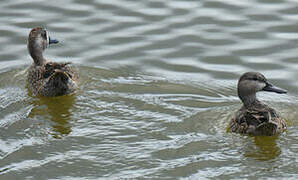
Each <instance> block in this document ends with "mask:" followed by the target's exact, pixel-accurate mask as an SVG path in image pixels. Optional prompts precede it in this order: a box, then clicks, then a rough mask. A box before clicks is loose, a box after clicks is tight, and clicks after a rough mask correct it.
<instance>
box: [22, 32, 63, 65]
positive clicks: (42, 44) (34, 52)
mask: <svg viewBox="0 0 298 180" xmlns="http://www.w3.org/2000/svg"><path fill="white" fill-rule="evenodd" d="M58 42H59V41H58V40H55V39H51V38H50V37H49V35H48V32H47V31H46V29H44V28H41V27H36V28H33V29H32V30H31V31H30V33H29V37H28V44H27V47H28V51H29V53H30V55H31V57H32V59H33V60H34V63H35V64H36V65H43V64H44V63H45V59H44V58H43V55H42V53H43V51H44V50H45V49H46V48H47V47H48V46H49V45H50V44H57V43H58Z"/></svg>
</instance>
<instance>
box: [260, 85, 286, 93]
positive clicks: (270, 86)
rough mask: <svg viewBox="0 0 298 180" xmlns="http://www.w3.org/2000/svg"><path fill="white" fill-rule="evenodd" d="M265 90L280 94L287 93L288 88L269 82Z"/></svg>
mask: <svg viewBox="0 0 298 180" xmlns="http://www.w3.org/2000/svg"><path fill="white" fill-rule="evenodd" d="M263 91H269V92H276V93H278V94H285V93H287V91H286V90H284V89H281V88H279V87H276V86H274V85H273V84H271V83H269V82H267V83H266V86H265V87H264V88H263Z"/></svg>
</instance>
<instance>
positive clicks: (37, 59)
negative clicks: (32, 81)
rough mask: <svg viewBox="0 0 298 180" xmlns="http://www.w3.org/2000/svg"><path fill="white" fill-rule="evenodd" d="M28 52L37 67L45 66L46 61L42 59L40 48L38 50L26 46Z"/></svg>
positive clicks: (31, 45) (32, 45)
mask: <svg viewBox="0 0 298 180" xmlns="http://www.w3.org/2000/svg"><path fill="white" fill-rule="evenodd" d="M28 50H29V53H30V56H31V57H32V59H33V61H34V64H35V65H37V66H41V65H43V64H45V62H46V60H45V59H44V57H43V55H42V52H43V49H42V48H38V47H36V46H34V44H30V43H29V44H28Z"/></svg>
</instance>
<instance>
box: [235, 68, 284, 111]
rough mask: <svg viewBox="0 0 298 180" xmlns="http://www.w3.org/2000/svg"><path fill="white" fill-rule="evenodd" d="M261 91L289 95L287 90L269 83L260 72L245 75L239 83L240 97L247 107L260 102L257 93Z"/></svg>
mask: <svg viewBox="0 0 298 180" xmlns="http://www.w3.org/2000/svg"><path fill="white" fill-rule="evenodd" d="M259 91H269V92H275V93H279V94H283V93H287V91H286V90H284V89H281V88H279V87H276V86H274V85H273V84H271V83H269V82H268V81H267V79H266V78H265V76H264V75H263V74H261V73H259V72H247V73H244V74H243V75H242V76H241V77H240V79H239V81H238V96H239V98H240V99H241V101H242V102H243V104H244V106H245V107H248V106H251V105H253V104H254V103H256V102H259V101H258V100H257V98H256V93H257V92H259Z"/></svg>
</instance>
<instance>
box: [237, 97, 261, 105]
mask: <svg viewBox="0 0 298 180" xmlns="http://www.w3.org/2000/svg"><path fill="white" fill-rule="evenodd" d="M240 99H241V101H242V102H243V105H244V106H245V107H246V108H249V107H252V106H255V105H257V104H259V103H260V101H259V100H258V99H257V97H256V94H250V95H246V96H240Z"/></svg>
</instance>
